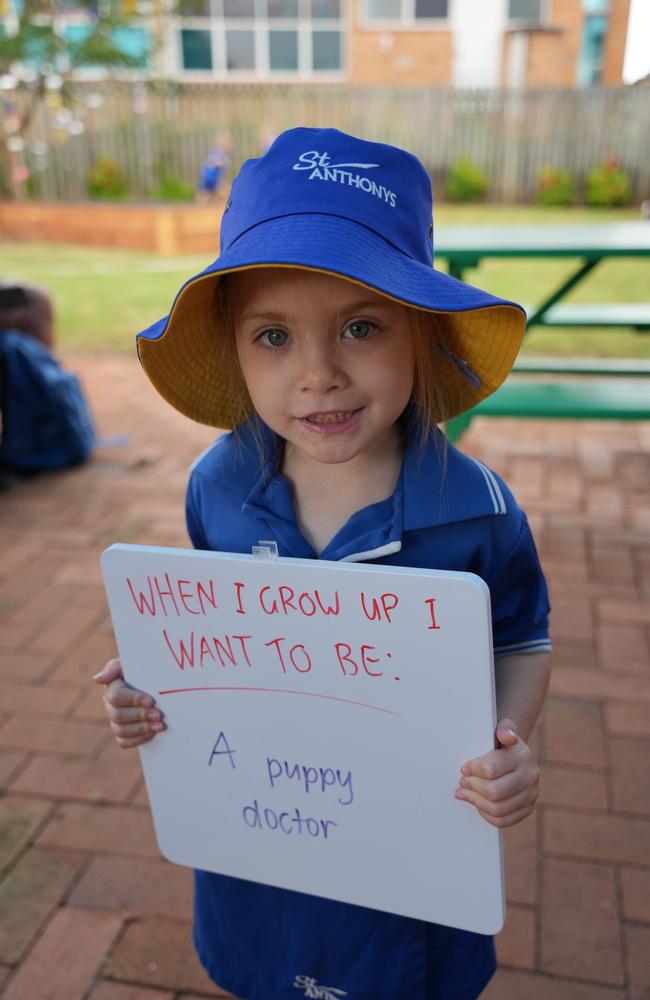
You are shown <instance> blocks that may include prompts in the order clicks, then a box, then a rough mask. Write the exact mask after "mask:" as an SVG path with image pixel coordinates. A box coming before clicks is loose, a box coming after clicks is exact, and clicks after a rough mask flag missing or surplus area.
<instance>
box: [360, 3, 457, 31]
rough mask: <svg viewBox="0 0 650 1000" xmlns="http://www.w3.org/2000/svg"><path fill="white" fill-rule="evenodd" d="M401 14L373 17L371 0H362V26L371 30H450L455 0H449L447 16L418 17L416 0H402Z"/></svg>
mask: <svg viewBox="0 0 650 1000" xmlns="http://www.w3.org/2000/svg"><path fill="white" fill-rule="evenodd" d="M400 3H401V14H400V16H399V17H372V15H371V14H370V10H369V0H362V4H361V27H362V28H365V29H367V30H369V31H385V30H387V31H418V30H421V31H450V30H451V26H452V25H451V5H452V3H453V0H447V15H446V17H416V16H415V6H416V4H415V0H400Z"/></svg>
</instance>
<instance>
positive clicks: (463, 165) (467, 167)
mask: <svg viewBox="0 0 650 1000" xmlns="http://www.w3.org/2000/svg"><path fill="white" fill-rule="evenodd" d="M486 191H487V178H486V176H485V174H484V173H483V171H482V170H481V168H480V167H477V166H476V164H475V163H473V162H472V161H471V160H470V159H469V157H467V156H463V157H461V159H460V160H458V161H457V162H456V163H455V164H454V166H453V167H452V168H451V170H450V171H449V173H448V174H447V180H446V182H445V197H446V198H447V200H448V201H481V199H482V198H483V197H484V195H485V192H486Z"/></svg>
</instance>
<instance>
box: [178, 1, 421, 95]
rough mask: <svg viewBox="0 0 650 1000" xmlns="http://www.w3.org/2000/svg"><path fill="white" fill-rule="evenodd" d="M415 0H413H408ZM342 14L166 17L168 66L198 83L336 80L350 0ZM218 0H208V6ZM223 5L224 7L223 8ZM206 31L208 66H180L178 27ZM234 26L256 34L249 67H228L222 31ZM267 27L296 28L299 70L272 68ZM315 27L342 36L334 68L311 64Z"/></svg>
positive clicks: (342, 75) (345, 54)
mask: <svg viewBox="0 0 650 1000" xmlns="http://www.w3.org/2000/svg"><path fill="white" fill-rule="evenodd" d="M409 2H414V0H409ZM309 3H310V0H299V12H300V10H301V8H302V11H303V12H304V11H306V10H307V9H308V5H309ZM340 4H341V14H340V16H339V17H333V18H329V17H328V18H312V17H308V16H307V15H306V14H305V13H302V14H301V16H299V17H297V18H293V17H286V18H269V17H255V18H250V17H237V18H235V17H229V18H224V17H222V16H217V15H215V14H214V13H213V14H212V16H210V17H194V16H193V17H173V18H171V19H170V26H169V27H170V31H171V33H172V35H173V36H174V39H173V44H172V51H173V58H174V62H175V66H174V69H173V72H174V75H175V76H176V78H177V79H179V80H182V81H185V82H191V81H196V82H197V83H204V82H207V81H214V80H218V81H220V82H226V83H227V82H238V83H239V82H241V83H250V82H260V81H264V82H273V83H291V82H294V83H296V82H300V83H302V82H306V81H309V82H323V83H327V82H340V81H342V80H345V79H347V77H348V72H349V71H348V67H349V46H350V10H349V6H350V4H349V0H340ZM217 5H218V6H219V7H220V6H221V4H220V2H219V0H212V10H213V11H214V10H215V8H216V7H217ZM222 9H223V8H222ZM188 28H189V29H195V30H197V29H198V30H203V31H209V32H210V36H211V42H212V46H211V52H212V63H213V68H212V70H198V69H185V68H184V66H183V49H182V44H181V31H182V30H183V29H188ZM233 29H239V30H241V31H252V32H253V34H254V39H255V68H254V69H253V70H229V69H228V68H227V67H226V31H227V30H233ZM272 29H276V30H285V31H296V32H297V33H298V69H297V70H295V71H293V70H272V69H271V67H270V64H269V32H270V31H271V30H272ZM315 30H316V31H318V30H329V31H338V32H339V34H340V36H341V66H340V67H339V69H337V70H314V69H313V44H312V32H313V31H315Z"/></svg>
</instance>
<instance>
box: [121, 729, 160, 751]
mask: <svg viewBox="0 0 650 1000" xmlns="http://www.w3.org/2000/svg"><path fill="white" fill-rule="evenodd" d="M155 735H156V734H155V733H147V734H143V735H141V736H134V737H132V738H129V737H123V736H116V737H115V741H116V743H117V745H118V746H119V748H120V749H121V750H130V749H131V748H132V747H140V746H142V745H143V744H144V743H149V741H150V740H152V739H153V738H154V736H155Z"/></svg>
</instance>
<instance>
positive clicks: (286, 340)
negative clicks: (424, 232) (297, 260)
mask: <svg viewBox="0 0 650 1000" xmlns="http://www.w3.org/2000/svg"><path fill="white" fill-rule="evenodd" d="M229 281H230V283H231V284H230V287H231V290H232V294H231V300H230V301H231V303H232V307H233V318H234V326H235V332H236V343H237V352H238V355H239V362H240V365H241V368H242V372H243V375H244V379H245V382H246V386H247V388H248V391H249V394H250V396H251V400H252V402H253V406H254V407H255V409H256V411H257V412H258V413H259V415H260V416H261V417H262V419H263V420H264V422H265V423H266V424H268V426H269V427H271V429H272V430H274V431H275V432H276V433H277V434H279V435H280V436H281V437H283V438H284V439H285V440H286V441H287V443H288V444H290V445H292V446H293V450H295V451H296V453H297V454H296V455H295V456H294V458H296V459H300V460H307V461H308V462H316V463H319V464H321V463H324V464H335V465H338V464H341V463H343V464H347V463H353V464H354V465H355V467H360V466H363V465H364V464H365V463H366V462H368V461H370V462H371V463H373V464H374V463H375V462H377V461H378V462H379V463H380V464H381V463H382V461H384V460H386V458H387V457H388V456H389V457H390V462H391V464H392V462H393V459H394V455H395V451H396V446H397V442H398V441H399V436H400V435H399V429H398V426H397V420H398V418H399V416H400V414H401V413H402V412H403V411H404V409H405V407H406V406H407V404H408V402H409V400H410V398H411V393H412V390H413V373H414V364H415V360H414V347H413V335H412V333H411V328H410V324H409V320H408V314H407V311H406V308H405V307H403V306H402V305H400V304H399V303H397V302H393V301H391V300H390V299H387V298H385V297H383V296H381V295H379V294H378V293H375V292H373V291H371V290H370V289H368V288H365V287H363V286H361V285H357V284H354V283H353V282H351V281H346V280H344V279H342V278H338V277H334V276H333V275H328V274H323V273H320V272H315V271H308V270H300V269H296V268H259V269H255V270H250V271H245V272H242V273H240V274H237V275H234V276H233V277H232V278H231V279H229Z"/></svg>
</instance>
